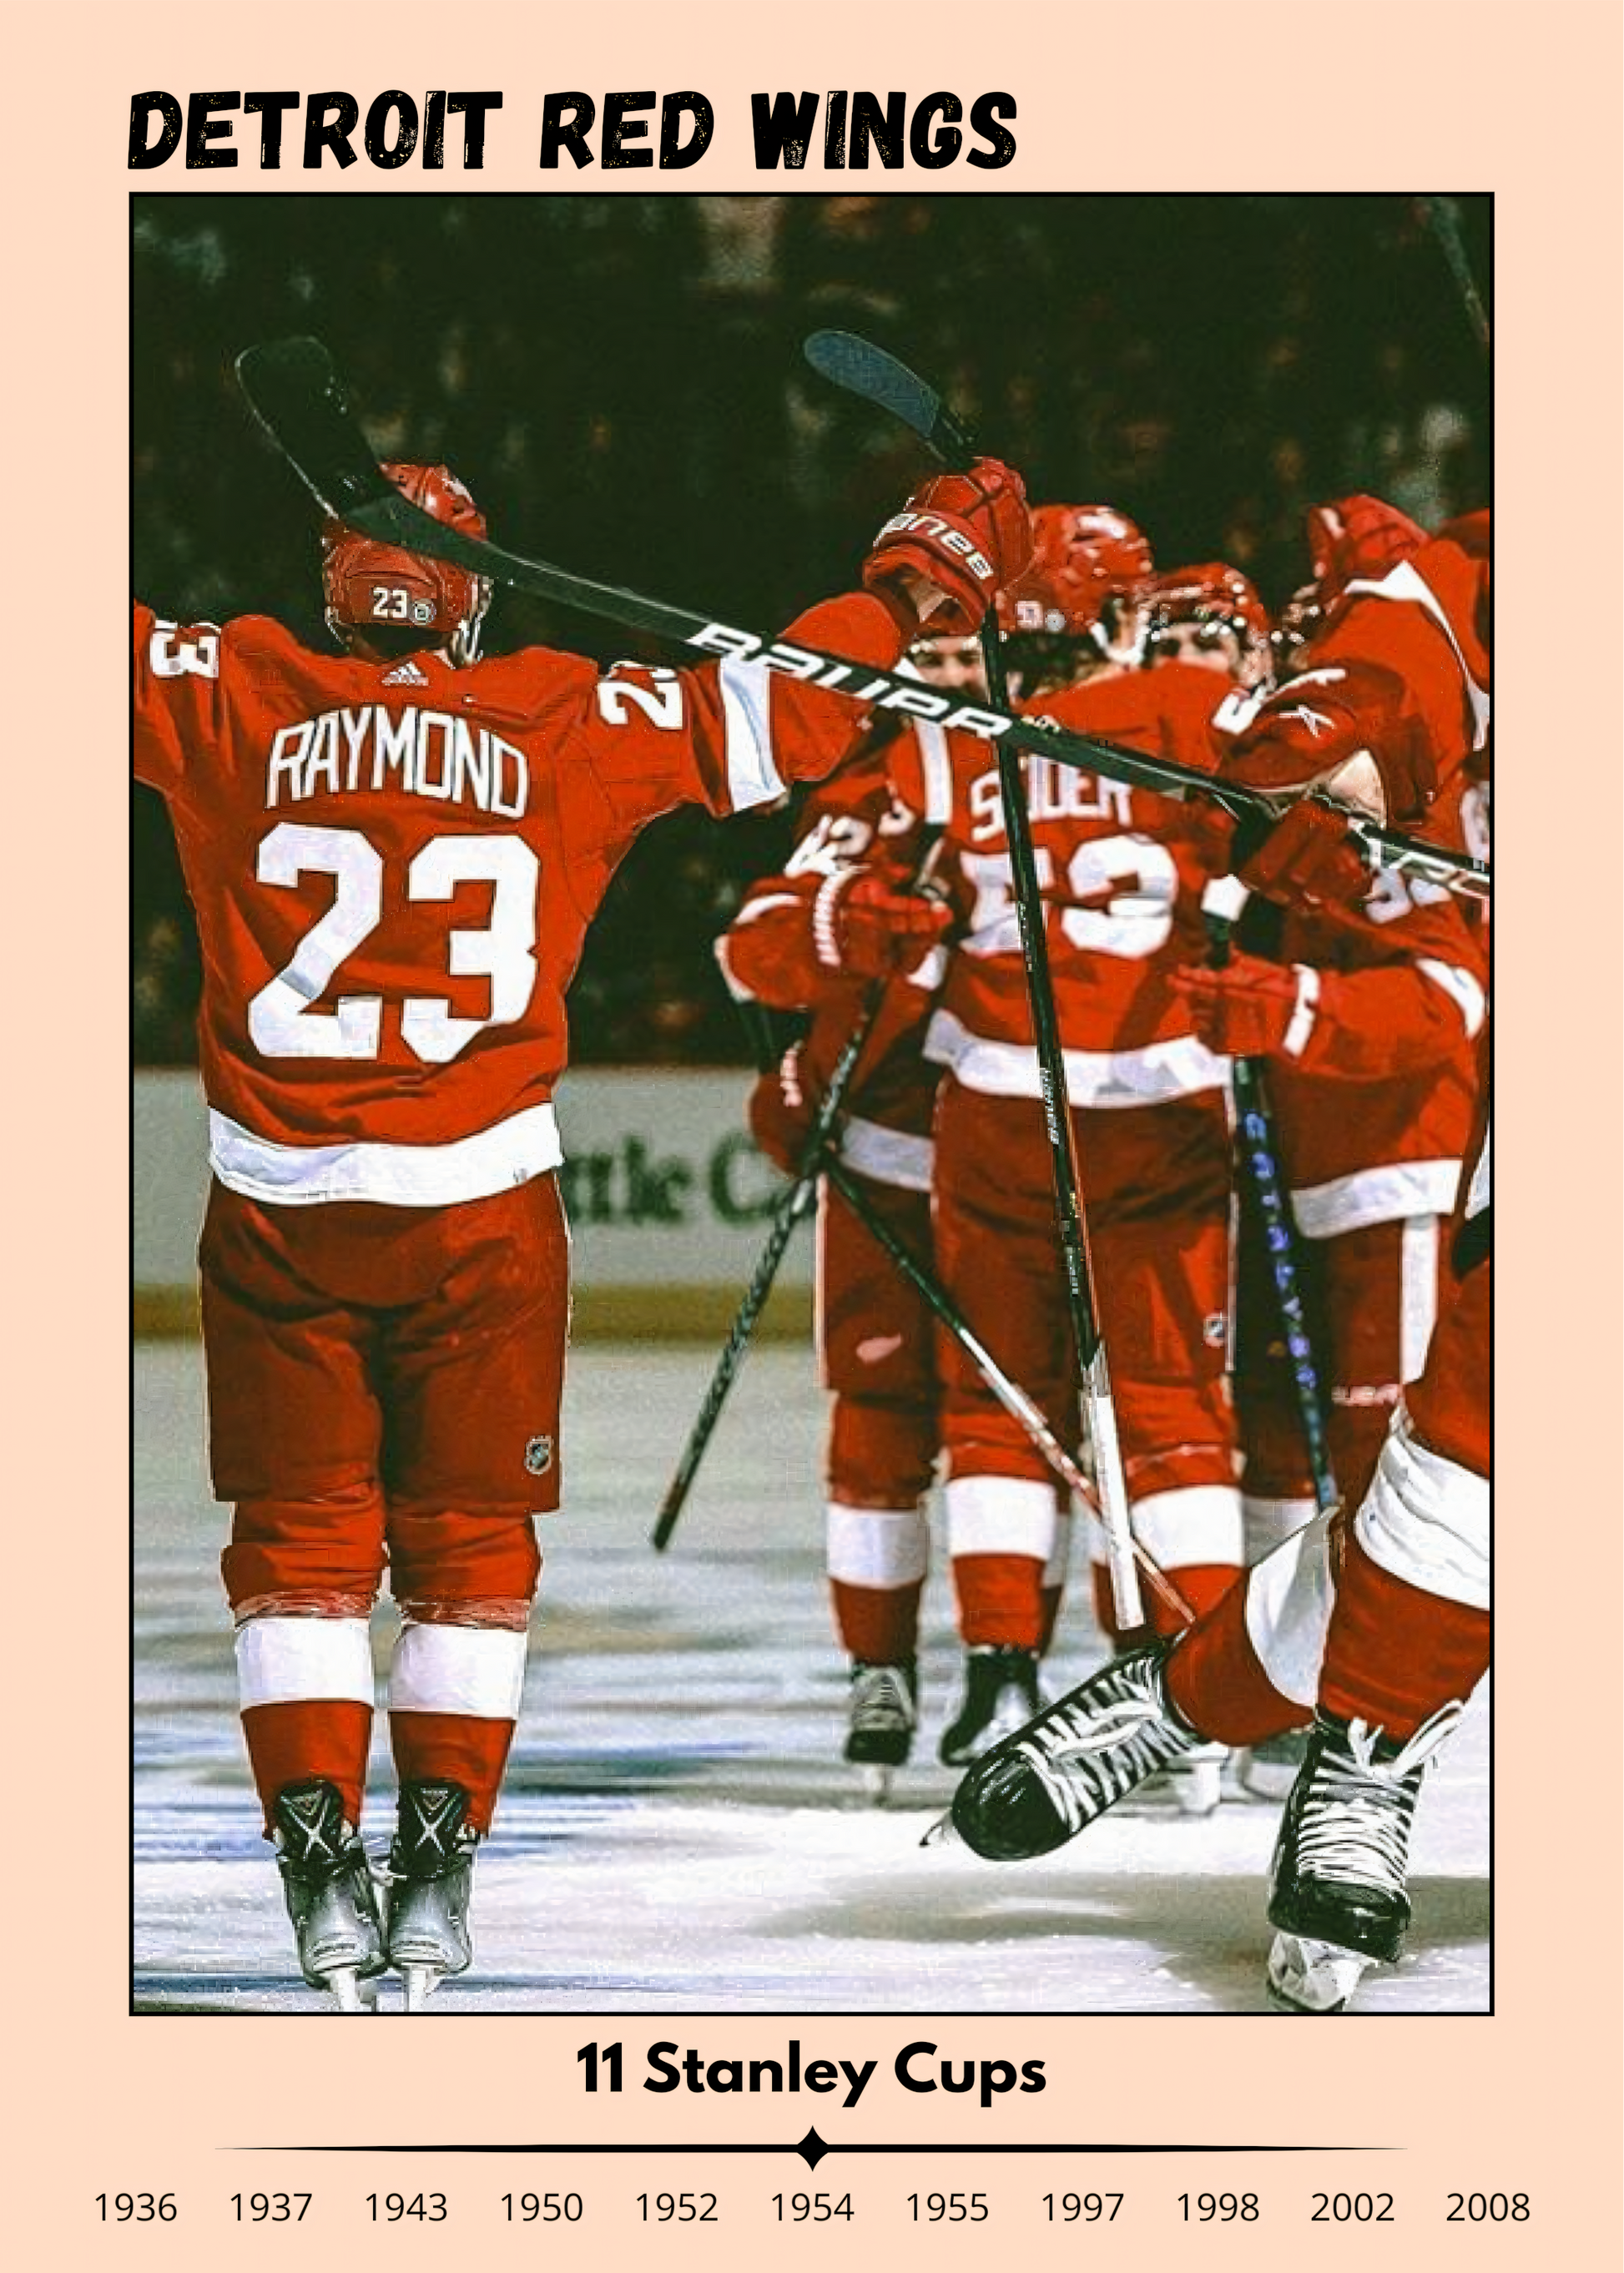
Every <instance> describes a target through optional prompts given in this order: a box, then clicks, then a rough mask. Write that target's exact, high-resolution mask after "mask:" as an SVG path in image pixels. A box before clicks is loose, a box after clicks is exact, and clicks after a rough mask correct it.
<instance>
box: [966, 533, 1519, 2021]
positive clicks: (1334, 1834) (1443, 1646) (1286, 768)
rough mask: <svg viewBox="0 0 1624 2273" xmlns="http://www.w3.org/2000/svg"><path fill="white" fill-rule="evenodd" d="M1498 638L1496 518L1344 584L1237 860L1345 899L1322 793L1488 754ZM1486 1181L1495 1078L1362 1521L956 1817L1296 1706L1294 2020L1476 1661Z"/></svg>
mask: <svg viewBox="0 0 1624 2273" xmlns="http://www.w3.org/2000/svg"><path fill="white" fill-rule="evenodd" d="M1489 641H1490V627H1489V516H1488V514H1486V513H1483V514H1470V515H1467V516H1465V517H1464V518H1463V519H1462V520H1461V521H1455V522H1453V523H1451V524H1449V525H1448V526H1447V528H1446V529H1443V530H1441V531H1440V534H1439V535H1438V536H1436V537H1435V538H1433V539H1432V540H1431V541H1430V542H1429V543H1428V544H1426V545H1425V546H1424V547H1423V548H1422V549H1421V550H1420V551H1418V552H1417V554H1416V555H1415V557H1414V559H1412V560H1409V561H1404V562H1401V563H1400V564H1399V566H1397V567H1395V569H1393V570H1391V571H1390V572H1389V573H1388V574H1387V575H1386V576H1384V577H1382V578H1380V579H1378V580H1377V581H1374V582H1372V583H1371V584H1368V585H1364V586H1360V585H1357V584H1356V585H1355V586H1354V587H1353V588H1351V589H1350V591H1349V593H1348V594H1347V595H1346V596H1345V597H1344V601H1343V604H1342V606H1341V608H1340V609H1339V610H1338V611H1336V614H1335V617H1334V619H1332V620H1331V622H1330V623H1329V624H1328V625H1327V630H1326V633H1325V634H1324V637H1323V640H1322V641H1321V642H1320V644H1319V649H1318V651H1317V653H1316V655H1315V657H1314V667H1313V669H1312V671H1308V672H1306V673H1304V675H1302V676H1301V677H1299V678H1298V679H1296V680H1295V681H1293V682H1292V683H1291V684H1290V685H1289V686H1286V687H1285V688H1282V690H1281V692H1280V693H1279V694H1277V695H1276V696H1275V697H1274V699H1273V701H1271V702H1269V703H1267V704H1266V705H1265V706H1264V708H1263V710H1262V711H1261V712H1260V714H1259V717H1258V718H1257V719H1256V721H1255V722H1254V723H1253V724H1252V727H1251V728H1250V729H1249V730H1248V731H1246V733H1245V734H1244V735H1243V736H1242V737H1240V738H1239V739H1237V743H1236V746H1235V747H1234V750H1233V753H1232V754H1231V755H1230V756H1229V759H1228V761H1226V768H1225V770H1226V772H1228V773H1229V774H1231V775H1232V776H1234V777H1235V778H1236V779H1238V780H1243V781H1246V782H1248V783H1250V784H1252V785H1253V786H1256V787H1258V788H1260V789H1264V790H1266V791H1268V792H1269V793H1270V794H1271V795H1274V796H1276V797H1278V798H1280V799H1282V802H1283V803H1286V804H1287V806H1288V809H1287V810H1286V812H1285V814H1284V817H1283V818H1282V821H1280V823H1279V824H1278V825H1277V827H1276V829H1274V833H1273V834H1272V836H1270V837H1269V839H1268V840H1267V843H1266V844H1264V846H1263V847H1262V849H1261V851H1259V853H1257V854H1256V855H1254V857H1253V859H1252V861H1251V863H1250V864H1249V869H1248V874H1249V875H1250V877H1251V880H1252V881H1253V882H1254V883H1255V884H1258V885H1259V886H1261V887H1262V888H1264V889H1268V890H1269V891H1271V892H1274V893H1278V894H1281V895H1282V896H1289V897H1290V898H1292V899H1294V900H1301V899H1304V898H1307V899H1309V900H1311V901H1314V902H1317V903H1319V904H1324V903H1326V902H1327V901H1330V902H1336V901H1339V900H1344V899H1347V898H1349V897H1350V896H1352V894H1353V893H1354V892H1355V891H1356V890H1357V889H1358V888H1359V884H1360V875H1359V863H1358V861H1357V856H1356V855H1355V854H1354V852H1353V851H1352V850H1351V848H1350V847H1349V846H1348V844H1347V843H1346V840H1345V834H1344V827H1343V823H1342V820H1341V818H1340V817H1339V816H1338V814H1336V812H1335V809H1334V807H1333V806H1329V805H1327V804H1326V803H1323V802H1320V801H1319V800H1321V799H1334V800H1337V801H1339V802H1341V803H1342V804H1343V805H1345V806H1350V807H1352V808H1353V809H1354V810H1356V811H1359V812H1363V813H1365V814H1370V815H1372V817H1374V818H1376V819H1378V820H1381V821H1390V822H1392V823H1395V824H1396V825H1400V826H1410V827H1413V826H1414V825H1415V824H1416V823H1417V822H1422V823H1424V824H1426V825H1428V826H1430V825H1431V824H1432V821H1433V820H1434V819H1435V817H1436V816H1437V815H1438V814H1439V813H1440V810H1443V809H1447V805H1448V802H1449V799H1450V795H1451V791H1452V790H1453V788H1454V787H1455V784H1456V783H1457V781H1458V777H1459V776H1460V774H1461V772H1462V769H1463V768H1464V767H1466V765H1467V764H1468V762H1469V761H1471V760H1473V759H1474V758H1479V757H1481V755H1482V754H1483V752H1484V751H1485V748H1486V745H1487V739H1488V731H1489V716H1490V694H1489V688H1490V645H1489ZM1294 799H1295V800H1297V802H1290V801H1291V800H1294ZM1485 1031H1486V1030H1485ZM1489 1190H1490V1173H1489V1145H1488V1116H1487V1095H1486V1084H1485V1092H1484V1095H1483V1097H1482V1098H1481V1099H1480V1102H1479V1108H1478V1127H1477V1131H1476V1133H1475V1134H1474V1137H1473V1139H1472V1141H1471V1143H1470V1145H1469V1147H1468V1150H1467V1153H1466V1173H1465V1175H1464V1177H1463V1179H1462V1191H1461V1196H1460V1199H1459V1203H1458V1207H1457V1215H1456V1227H1455V1237H1454V1241H1453V1243H1452V1262H1453V1275H1452V1277H1451V1279H1450V1282H1449V1285H1448V1289H1447V1298H1446V1300H1445V1302H1444V1304H1443V1307H1442V1309H1441V1312H1440V1318H1439V1322H1438V1324H1437V1327H1436V1329H1435V1331H1434V1333H1433V1336H1432V1343H1431V1346H1430V1347H1429V1350H1428V1353H1427V1358H1426V1362H1425V1367H1424V1369H1423V1371H1422V1373H1421V1376H1420V1377H1419V1379H1418V1380H1417V1381H1416V1382H1415V1383H1414V1384H1412V1385H1411V1386H1410V1388H1408V1389H1407V1390H1406V1391H1405V1392H1404V1395H1403V1399H1402V1402H1401V1404H1400V1407H1399V1409H1398V1411H1397V1413H1396V1414H1395V1418H1394V1421H1393V1424H1392V1427H1391V1429H1390V1430H1389V1432H1388V1435H1387V1439H1386V1442H1385V1443H1384V1444H1383V1447H1382V1451H1381V1455H1380V1461H1379V1464H1378V1467H1377V1472H1376V1475H1375V1478H1374V1480H1373V1482H1372V1485H1371V1488H1370V1489H1369V1490H1368V1492H1367V1493H1366V1494H1365V1498H1364V1500H1363V1502H1362V1504H1360V1506H1359V1508H1358V1510H1357V1514H1356V1515H1355V1516H1354V1518H1353V1519H1352V1520H1351V1521H1350V1522H1337V1523H1335V1525H1334V1526H1333V1525H1332V1524H1330V1523H1327V1519H1323V1518H1317V1519H1315V1521H1314V1522H1313V1523H1312V1524H1311V1525H1310V1526H1309V1527H1308V1528H1307V1529H1306V1530H1304V1531H1302V1532H1299V1533H1297V1534H1296V1535H1295V1536H1294V1537H1293V1538H1291V1539H1289V1540H1288V1541H1287V1542H1285V1544H1284V1545H1283V1546H1282V1547H1281V1548H1280V1549H1277V1550H1276V1551H1275V1553H1274V1555H1272V1556H1271V1557H1268V1558H1267V1560H1266V1561H1265V1562H1264V1563H1263V1564H1259V1566H1258V1568H1257V1569H1256V1570H1255V1571H1253V1572H1251V1573H1250V1574H1249V1576H1248V1579H1246V1581H1245V1582H1244V1585H1242V1586H1238V1587H1235V1588H1234V1589H1232V1590H1231V1592H1230V1593H1229V1594H1228V1595H1227V1596H1226V1597H1225V1598H1224V1599H1223V1600H1222V1601H1221V1602H1219V1603H1218V1605H1217V1606H1216V1608H1215V1609H1214V1610H1213V1611H1212V1612H1210V1613H1209V1614H1208V1615H1207V1617H1204V1618H1202V1619H1200V1620H1199V1621H1198V1622H1197V1624H1195V1625H1194V1626H1193V1627H1192V1629H1191V1630H1190V1632H1187V1633H1186V1634H1185V1635H1184V1636H1183V1637H1182V1638H1181V1639H1179V1640H1178V1641H1177V1644H1176V1645H1174V1646H1173V1647H1171V1648H1170V1649H1169V1647H1168V1646H1167V1645H1165V1644H1162V1643H1157V1644H1154V1645H1152V1646H1149V1647H1147V1648H1146V1649H1144V1650H1142V1651H1139V1652H1137V1653H1134V1654H1132V1655H1130V1656H1127V1657H1124V1658H1122V1659H1119V1660H1117V1661H1116V1662H1115V1663H1114V1664H1112V1665H1110V1666H1109V1667H1107V1668H1106V1669H1105V1670H1104V1671H1103V1672H1102V1673H1101V1674H1097V1675H1095V1676H1094V1677H1093V1678H1092V1679H1090V1680H1089V1681H1086V1682H1085V1683H1083V1684H1081V1685H1080V1687H1079V1688H1078V1689H1076V1690H1074V1691H1073V1692H1071V1696H1069V1697H1067V1698H1065V1699H1062V1700H1061V1702H1060V1703H1059V1704H1058V1705H1056V1706H1055V1707H1051V1708H1050V1709H1049V1711H1048V1712H1047V1713H1045V1714H1042V1715H1041V1717H1040V1718H1039V1719H1037V1720H1036V1721H1034V1722H1033V1723H1032V1724H1031V1725H1030V1726H1029V1727H1028V1728H1027V1729H1024V1730H1021V1731H1020V1732H1019V1733H1018V1734H1017V1735H1016V1736H1015V1737H1012V1738H1011V1739H1010V1740H1009V1741H1008V1742H1007V1743H1006V1744H1004V1745H1003V1746H1001V1747H1000V1748H999V1750H998V1751H997V1752H995V1753H993V1754H990V1755H989V1757H988V1758H987V1759H985V1760H983V1761H982V1762H981V1763H980V1764H978V1766H977V1767H976V1768H975V1769H974V1770H973V1772H972V1773H971V1774H970V1775H968V1776H967V1777H966V1779H965V1781H964V1782H963V1783H962V1784H961V1785H960V1787H959V1792H958V1795H957V1796H956V1797H955V1800H954V1804H953V1821H954V1823H955V1825H956V1827H958V1829H959V1832H960V1834H961V1835H962V1836H964V1837H965V1838H966V1840H967V1841H968V1842H969V1843H970V1845H972V1846H973V1847H974V1848H975V1849H976V1850H977V1852H979V1853H981V1854H986V1855H990V1856H994V1857H1001V1858H1004V1859H1008V1858H1011V1857H1016V1856H1021V1855H1034V1854H1040V1853H1044V1852H1048V1851H1049V1850H1051V1849H1054V1848H1056V1847H1058V1846H1060V1845H1062V1844H1064V1842H1065V1841H1066V1840H1068V1839H1070V1838H1071V1837H1072V1836H1073V1835H1074V1834H1075V1833H1077V1832H1078V1831H1079V1830H1081V1829H1082V1828H1084V1827H1085V1826H1086V1825H1087V1824H1088V1823H1091V1822H1092V1821H1094V1819H1095V1818H1096V1817H1097V1816H1098V1815H1100V1814H1101V1813H1102V1812H1104V1810H1105V1809H1106V1808H1108V1807H1109V1806H1111V1805H1112V1804H1114V1803H1115V1802H1116V1800H1117V1799H1119V1798H1121V1797H1123V1795H1124V1793H1125V1792H1127V1791H1130V1790H1132V1789H1133V1788H1134V1787H1135V1785H1136V1784H1138V1783H1139V1782H1142V1781H1143V1779H1144V1778H1145V1777H1146V1776H1147V1775H1149V1774H1154V1773H1155V1772H1156V1771H1157V1770H1158V1769H1160V1768H1162V1767H1165V1766H1166V1765H1167V1764H1168V1763H1169V1761H1171V1760H1176V1759H1179V1758H1180V1757H1182V1756H1184V1754H1186V1753H1187V1752H1190V1751H1191V1750H1192V1749H1193V1748H1195V1747H1197V1746H1199V1744H1202V1743H1203V1742H1205V1741H1207V1740H1209V1739H1211V1738H1213V1737H1222V1738H1225V1739H1227V1740H1228V1741H1229V1742H1230V1743H1232V1744H1251V1743H1253V1742H1255V1741H1256V1740H1257V1738H1258V1737H1261V1736H1266V1735H1268V1734H1271V1733H1274V1732H1277V1731H1279V1730H1280V1729H1283V1728H1285V1727H1287V1726H1289V1725H1290V1722H1291V1721H1292V1719H1293V1718H1295V1717H1297V1716H1300V1713H1301V1710H1302V1707H1301V1706H1300V1704H1298V1703H1297V1702H1296V1701H1295V1700H1296V1699H1298V1698H1301V1697H1303V1696H1304V1695H1306V1694H1312V1697H1313V1699H1314V1702H1315V1711H1314V1722H1313V1730H1312V1737H1311V1740H1310V1744H1309V1748H1308V1757H1307V1759H1306V1760H1305V1762H1304V1766H1303V1768H1302V1770H1301V1772H1300V1774H1298V1776H1297V1781H1296V1782H1295V1784H1294V1786H1293V1789H1292V1791H1291V1794H1290V1797H1289V1799H1288V1802H1287V1805H1286V1810H1285V1813H1284V1817H1283V1819H1282V1827H1281V1834H1280V1838H1279V1842H1278V1843H1277V1846H1276V1849H1275V1855H1274V1872H1273V1878H1274V1884H1273V1890H1272V1896H1271V1901H1270V1904H1269V1916H1270V1919H1271V1922H1272V1923H1273V1924H1274V1925H1275V1927H1276V1928H1277V1929H1278V1932H1277V1934H1276V1939H1275V1941H1274V1947H1273V1948H1272V1949H1271V1952H1270V1957H1269V1967H1268V1978H1269V1984H1270V1989H1271V1992H1272V1993H1273V1995H1274V1998H1275V1999H1276V2001H1277V2002H1279V2003H1280V2004H1281V2005H1282V2006H1283V2007H1285V2008H1286V2009H1288V2010H1291V2011H1296V2012H1309V2013H1324V2012H1339V2011H1341V2010H1342V2009H1343V2008H1344V2007H1345V2006H1346V2005H1347V2003H1348V2001H1349V1999H1350V1997H1351V1996H1352V1994H1353V1993H1354V1991H1355V1990H1356V1988H1357V1983H1358V1981H1359V1979H1360V1978H1361V1977H1362V1976H1363V1974H1364V1973H1365V1970H1366V1969H1368V1967H1369V1966H1370V1965H1371V1964H1372V1963H1374V1962H1383V1961H1386V1962H1391V1961H1393V1960H1395V1959H1396V1958H1397V1957H1398V1956H1399V1955H1400V1954H1401V1953H1402V1948H1403V1944H1404V1938H1405V1933H1406V1930H1407V1928H1408V1924H1409V1920H1410V1902H1409V1895H1408V1889H1407V1884H1406V1879H1407V1860H1408V1852H1409V1838H1410V1822H1411V1819H1412V1816H1413V1813H1414V1809H1415V1805H1416V1800H1417V1793H1418V1791H1419V1789H1420V1786H1421V1782H1422V1780H1423V1777H1424V1775H1425V1772H1426V1770H1427V1768H1428V1767H1430V1765H1431V1764H1432V1761H1433V1760H1434V1759H1436V1757H1437V1753H1438V1750H1439V1747H1440V1744H1441V1743H1442V1742H1443V1740H1444V1739H1445V1738H1446V1737H1447V1734H1448V1733H1449V1730H1450V1729H1452V1727H1453V1726H1454V1724H1455V1722H1456V1721H1457V1720H1458V1718H1459V1715H1460V1713H1461V1710H1462V1705H1463V1703H1464V1701H1465V1699H1467V1698H1468V1697H1469V1696H1470V1693H1471V1691H1472V1690H1473V1688H1474V1687H1475V1686H1476V1684H1477V1682H1478V1681H1479V1680H1480V1679H1481V1678H1482V1677H1483V1675H1484V1673H1485V1671H1486V1669H1487V1665H1488V1645H1489V1587H1488V1578H1489V1489H1488V1462H1489V1396H1488V1359H1489V1352H1488V1335H1489V1318H1490V1302H1491V1292H1490V1259H1489V1239H1488V1212H1489Z"/></svg>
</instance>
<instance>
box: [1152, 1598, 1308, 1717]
mask: <svg viewBox="0 0 1624 2273" xmlns="http://www.w3.org/2000/svg"><path fill="white" fill-rule="evenodd" d="M1167 1685H1168V1694H1169V1697H1170V1698H1171V1699H1172V1700H1173V1702H1174V1704H1175V1705H1177V1707H1178V1709H1179V1711H1180V1712H1181V1713H1182V1714H1184V1718H1185V1720H1186V1721H1188V1722H1189V1723H1190V1725H1191V1727H1192V1729H1199V1730H1200V1732H1201V1734H1202V1735H1203V1736H1204V1737H1213V1738H1214V1739H1215V1740H1216V1741H1217V1742H1218V1743H1220V1744H1257V1743H1258V1742H1259V1739H1260V1738H1262V1737H1278V1736H1282V1735H1283V1734H1284V1733H1285V1731H1286V1730H1287V1729H1297V1728H1301V1726H1302V1725H1303V1723H1304V1722H1305V1721H1306V1720H1307V1719H1308V1718H1309V1712H1308V1708H1307V1707H1306V1706H1303V1705H1299V1704H1297V1703H1296V1702H1295V1701H1294V1700H1293V1699H1291V1698H1289V1697H1283V1696H1282V1694H1281V1692H1280V1691H1279V1690H1278V1689H1276V1688H1275V1686H1274V1683H1273V1682H1272V1681H1271V1680H1270V1679H1269V1677H1268V1676H1267V1674H1266V1673H1265V1672H1264V1670H1263V1668H1262V1666H1261V1664H1259V1660H1258V1654H1257V1652H1256V1650H1254V1649H1253V1647H1252V1638H1251V1636H1250V1635H1249V1634H1248V1633H1247V1632H1246V1581H1245V1577H1244V1573H1243V1575H1242V1576H1241V1577H1240V1578H1239V1579H1233V1578H1232V1582H1231V1584H1230V1586H1229V1588H1228V1590H1227V1591H1226V1592H1225V1593H1224V1594H1222V1595H1221V1596H1220V1597H1219V1599H1218V1601H1217V1602H1216V1603H1215V1604H1214V1607H1213V1608H1212V1609H1209V1610H1208V1611H1207V1613H1206V1615H1205V1616H1204V1617H1200V1618H1199V1619H1198V1620H1197V1621H1196V1623H1195V1624H1194V1625H1192V1627H1191V1628H1190V1630H1189V1632H1187V1633H1186V1634H1185V1635H1184V1639H1183V1640H1182V1641H1181V1642H1180V1643H1179V1645H1178V1647H1177V1649H1175V1651H1174V1652H1173V1654H1172V1655H1171V1657H1170V1658H1169V1660H1168V1669H1167Z"/></svg>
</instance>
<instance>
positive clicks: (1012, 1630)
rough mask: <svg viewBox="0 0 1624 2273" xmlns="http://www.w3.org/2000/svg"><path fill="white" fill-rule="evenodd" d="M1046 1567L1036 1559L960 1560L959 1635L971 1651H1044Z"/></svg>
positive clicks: (956, 1562) (956, 1583) (956, 1579)
mask: <svg viewBox="0 0 1624 2273" xmlns="http://www.w3.org/2000/svg"><path fill="white" fill-rule="evenodd" d="M1042 1578H1043V1565H1042V1564H1041V1563H1040V1562H1039V1561H1038V1559H1037V1557H1035V1556H1034V1555H955V1556H954V1557H953V1587H954V1591H955V1593H956V1594H957V1595H958V1598H959V1635H960V1637H961V1638H962V1639H963V1641H964V1645H965V1647H966V1649H986V1648H1006V1649H1039V1648H1041V1647H1042V1643H1043V1587H1042Z"/></svg>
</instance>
